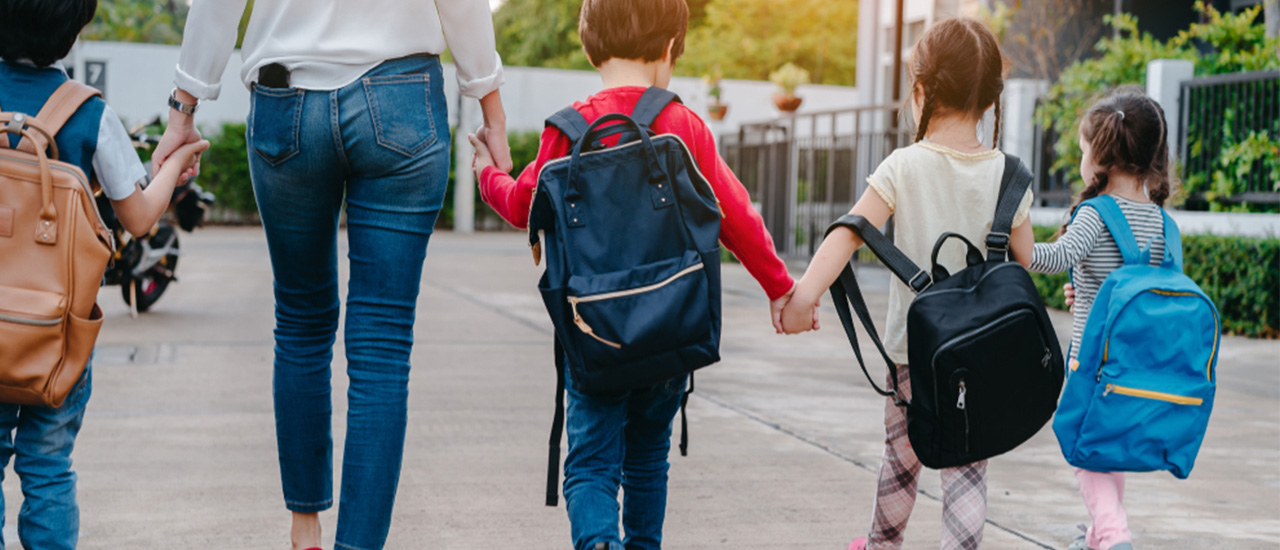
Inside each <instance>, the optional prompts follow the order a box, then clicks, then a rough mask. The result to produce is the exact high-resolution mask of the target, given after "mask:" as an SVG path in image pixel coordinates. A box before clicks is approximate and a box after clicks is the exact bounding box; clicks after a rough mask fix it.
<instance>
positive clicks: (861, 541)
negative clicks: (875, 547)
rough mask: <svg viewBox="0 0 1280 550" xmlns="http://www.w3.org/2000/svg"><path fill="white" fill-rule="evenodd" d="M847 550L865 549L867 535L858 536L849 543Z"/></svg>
mask: <svg viewBox="0 0 1280 550" xmlns="http://www.w3.org/2000/svg"><path fill="white" fill-rule="evenodd" d="M849 550H867V537H858V538H856V539H853V542H851V543H849Z"/></svg>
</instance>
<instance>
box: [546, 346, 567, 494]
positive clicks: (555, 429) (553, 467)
mask: <svg viewBox="0 0 1280 550" xmlns="http://www.w3.org/2000/svg"><path fill="white" fill-rule="evenodd" d="M555 348H556V416H555V419H554V420H552V421H551V441H550V442H549V444H550V448H549V450H548V452H547V506H557V505H559V504H560V487H559V485H560V439H561V438H562V437H563V436H564V369H565V368H566V365H565V364H564V346H563V345H561V344H560V338H559V337H558V336H557V337H556V346H555Z"/></svg>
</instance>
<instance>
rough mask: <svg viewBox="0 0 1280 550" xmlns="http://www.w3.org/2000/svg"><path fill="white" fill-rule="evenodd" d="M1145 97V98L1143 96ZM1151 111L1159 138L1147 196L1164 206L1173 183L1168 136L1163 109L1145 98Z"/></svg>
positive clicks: (1153, 101)
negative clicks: (1158, 130)
mask: <svg viewBox="0 0 1280 550" xmlns="http://www.w3.org/2000/svg"><path fill="white" fill-rule="evenodd" d="M1144 97H1145V96H1144ZM1146 100H1147V103H1148V104H1150V106H1151V109H1152V110H1153V111H1155V113H1156V119H1157V120H1158V121H1159V122H1160V137H1159V141H1158V142H1157V145H1156V150H1155V152H1154V153H1153V154H1152V158H1151V164H1150V171H1151V173H1152V175H1153V176H1155V181H1154V182H1152V183H1153V184H1154V185H1151V186H1149V187H1147V196H1148V197H1150V198H1151V202H1154V203H1156V205H1157V206H1161V207H1163V206H1164V201H1166V200H1168V198H1169V195H1170V194H1171V193H1172V187H1173V182H1172V181H1170V180H1171V179H1172V176H1171V174H1170V173H1169V137H1168V136H1169V134H1168V131H1169V130H1168V127H1167V126H1166V122H1165V118H1164V109H1161V108H1160V104H1159V103H1156V101H1155V100H1154V99H1151V98H1150V97H1147V98H1146Z"/></svg>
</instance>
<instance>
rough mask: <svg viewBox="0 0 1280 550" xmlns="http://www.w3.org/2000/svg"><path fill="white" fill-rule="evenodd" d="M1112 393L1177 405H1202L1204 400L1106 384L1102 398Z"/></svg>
mask: <svg viewBox="0 0 1280 550" xmlns="http://www.w3.org/2000/svg"><path fill="white" fill-rule="evenodd" d="M1112 393H1118V394H1120V395H1127V396H1129V397H1140V398H1143V399H1155V400H1157V401H1167V402H1169V403H1174V404H1178V405H1202V404H1204V399H1201V398H1199V397H1187V396H1185V395H1175V394H1172V393H1165V392H1161V391H1152V390H1140V389H1138V388H1129V387H1125V386H1117V385H1115V384H1107V389H1105V390H1103V392H1102V396H1103V397H1106V396H1108V395H1110V394H1112Z"/></svg>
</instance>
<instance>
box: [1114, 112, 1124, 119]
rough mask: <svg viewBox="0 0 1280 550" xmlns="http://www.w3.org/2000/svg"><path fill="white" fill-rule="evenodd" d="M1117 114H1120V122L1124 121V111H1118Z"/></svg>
mask: <svg viewBox="0 0 1280 550" xmlns="http://www.w3.org/2000/svg"><path fill="white" fill-rule="evenodd" d="M1116 112H1117V113H1120V120H1124V111H1116Z"/></svg>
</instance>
